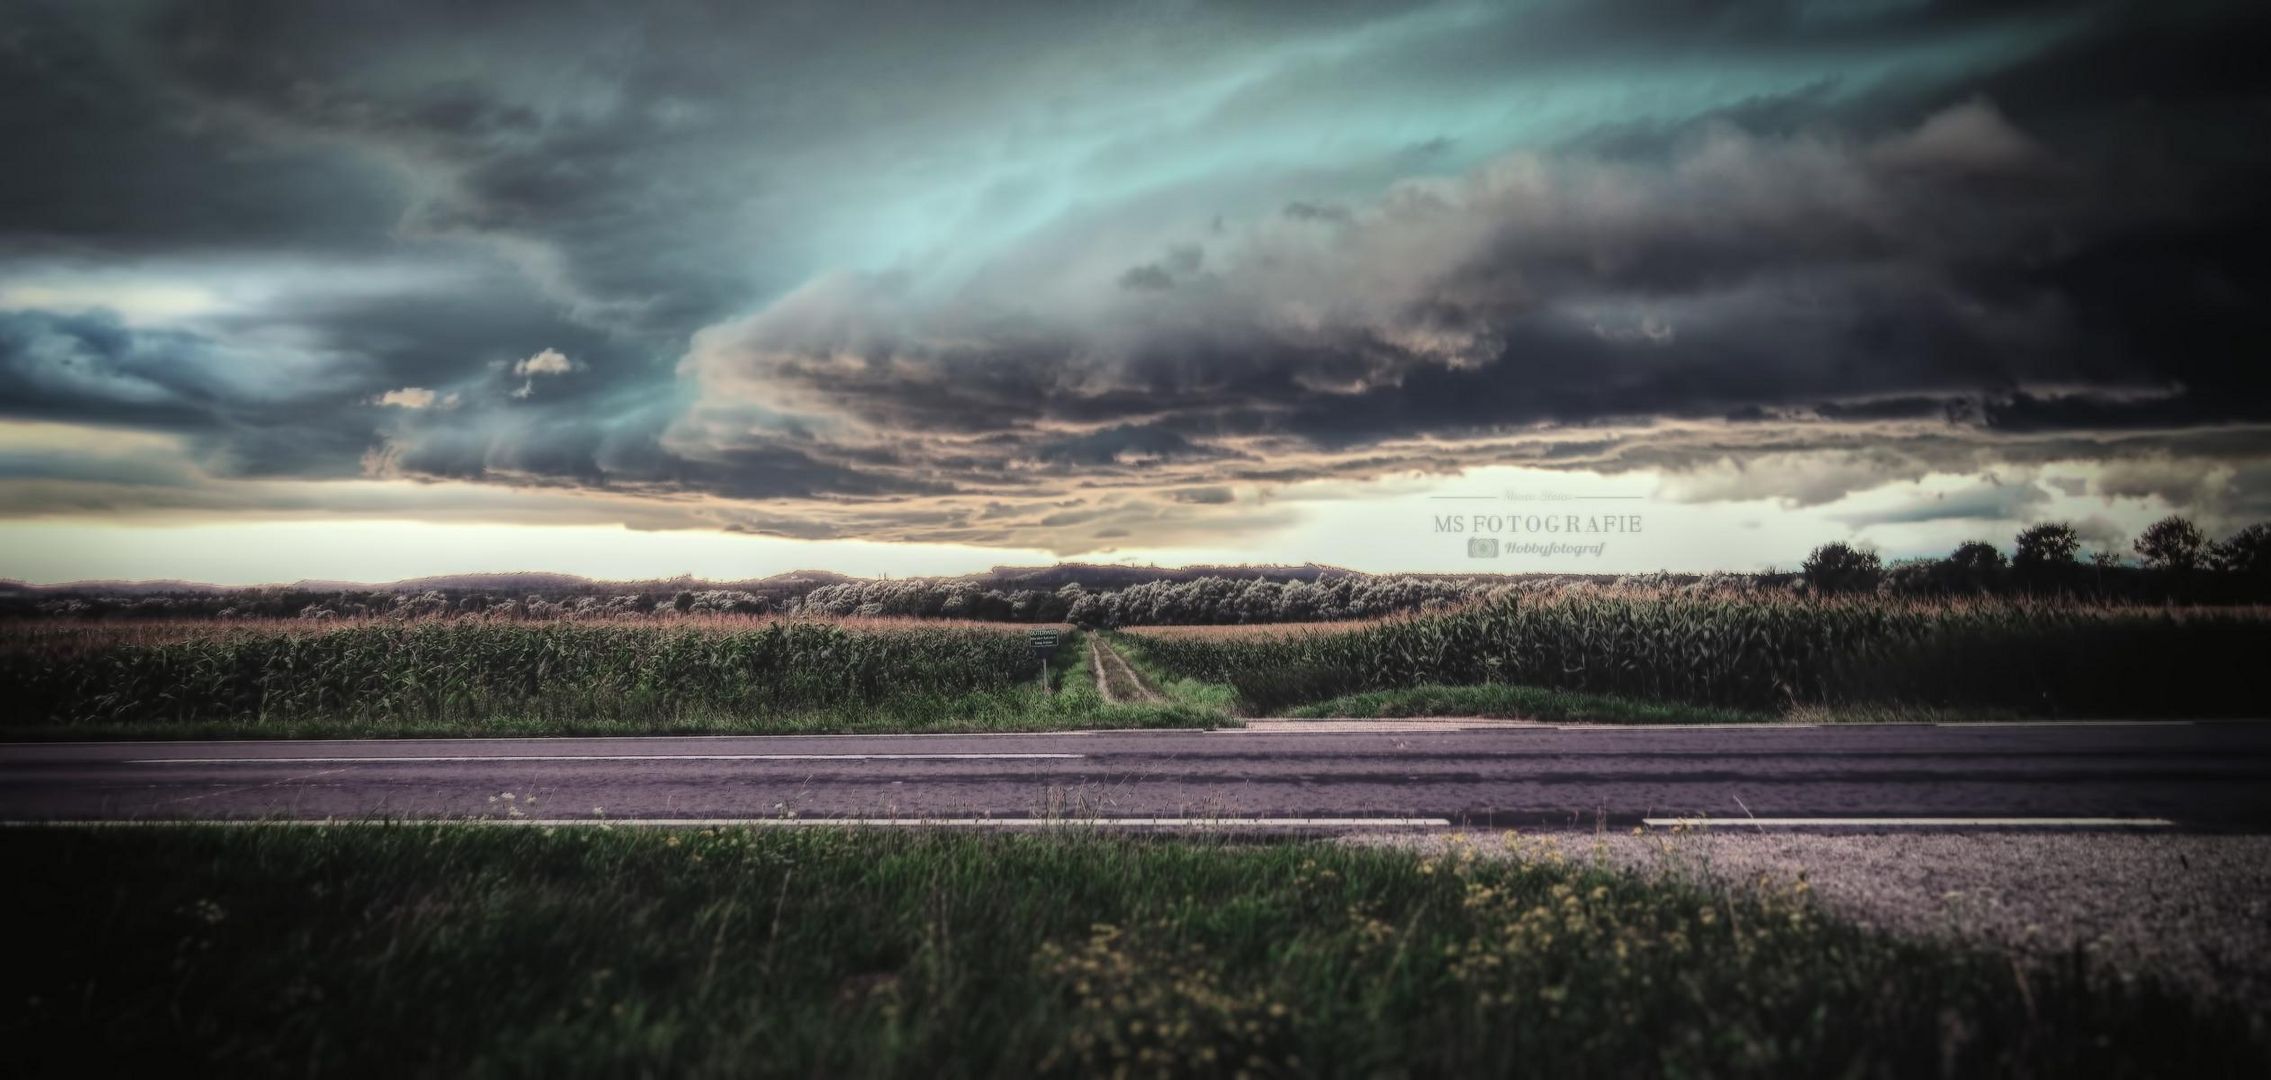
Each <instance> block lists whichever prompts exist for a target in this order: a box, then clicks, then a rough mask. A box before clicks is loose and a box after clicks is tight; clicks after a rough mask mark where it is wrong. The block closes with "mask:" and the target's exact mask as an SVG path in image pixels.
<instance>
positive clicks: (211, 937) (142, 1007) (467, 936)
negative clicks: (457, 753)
mask: <svg viewBox="0 0 2271 1080" xmlns="http://www.w3.org/2000/svg"><path fill="white" fill-rule="evenodd" d="M0 857H4V858H5V859H6V861H7V863H8V865H12V866H18V867H37V868H39V873H40V879H39V882H38V884H37V886H36V887H33V886H31V885H30V884H29V883H24V884H23V885H21V886H20V887H18V888H14V889H9V890H6V891H5V893H0V897H4V898H0V917H4V918H5V919H6V920H7V923H6V925H9V926H11V927H14V928H16V932H17V935H18V938H17V941H16V943H15V944H14V946H13V947H12V948H11V950H10V957H9V962H8V963H7V964H4V965H0V995H4V997H0V1000H5V1001H7V1003H8V1008H7V1009H5V1010H0V1045H5V1046H7V1048H8V1054H9V1058H10V1060H11V1063H12V1065H13V1066H14V1067H13V1069H12V1070H11V1071H12V1072H13V1073H14V1074H15V1075H26V1076H29V1075H42V1074H54V1075H73V1076H84V1075H105V1074H111V1075H135V1074H146V1073H163V1074H169V1075H172V1074H181V1073H203V1074H214V1075H232V1076H234V1075H245V1076H253V1075H277V1074H293V1075H307V1074H315V1075H373V1076H399V1075H428V1074H450V1075H521V1076H579V1075H610V1076H616V1075H672V1076H921V1077H934V1076H945V1077H959V1076H993V1075H1026V1074H1036V1073H1038V1074H1059V1075H1096V1074H1107V1075H1108V1074H1111V1073H1113V1072H1115V1071H1119V1070H1128V1071H1131V1072H1136V1073H1141V1074H1145V1075H1152V1074H1160V1073H1165V1074H1169V1075H1201V1076H1205V1075H1234V1074H1237V1073H1239V1072H1241V1071H1244V1072H1247V1073H1250V1074H1252V1075H1293V1074H1319V1075H1348V1076H1374V1075H1483V1074H1487V1075H1506V1074H1514V1073H1520V1074H1525V1075H1540V1076H1574V1075H1774V1076H1877V1075H1897V1076H1921V1075H1934V1076H1938V1075H1980V1076H1986V1075H1996V1076H2000V1075H2009V1074H2013V1073H2017V1074H2031V1075H2038V1076H2080V1075H2123V1074H2158V1075H2171V1076H2185V1075H2243V1074H2252V1075H2261V1071H2260V1070H2261V1069H2263V1068H2264V1067H2265V1065H2266V1057H2265V1047H2264V1042H2263V1034H2262V1032H2261V1031H2260V1023H2261V1021H2260V1020H2259V1019H2258V1020H2255V1021H2252V1023H2254V1024H2256V1025H2258V1029H2257V1030H2252V1031H2251V1029H2250V1023H2251V1021H2250V1019H2249V1018H2247V1017H2245V1016H2242V1015H2239V1014H2237V1013H2232V1012H2223V1011H2215V1010H2214V1009H2212V1008H2211V1007H2210V1006H2207V1005H2203V1004H2200V1003H2197V1002H2195V1001H2193V1000H2191V999H2188V998H2185V997H2182V996H2178V995H2175V994H2172V993H2169V992H2165V991H2164V990H2163V989H2161V988H2159V987H2158V986H2156V985H2154V984H2151V983H2124V982H2122V981H2120V980H2115V979H2100V978H2094V977H2092V976H2091V973H2089V972H2087V971H2085V970H2083V969H2082V967H2081V964H2082V963H2083V961H2081V960H2080V959H2079V958H2077V959H2075V960H2073V961H2072V962H2070V963H2067V964H2061V965H2056V966H2051V967H2043V968H2021V967H2018V966H2016V965H2015V964H2014V963H2013V962H2012V960H2011V959H2010V958H2008V957H2007V956H2003V955H1997V954H1989V953H1974V952H1965V951H1958V950H1954V949H1951V948H1948V947H1944V946H1929V945H1924V944H1917V943H1912V942H1904V941H1899V940H1895V939H1891V938H1888V937H1885V936H1882V935H1879V934H1876V933H1873V932H1868V931H1864V930H1861V929H1857V928H1855V927H1852V926H1850V925H1847V924H1844V923H1841V922H1838V921H1836V920H1834V919H1830V918H1826V917H1824V916H1823V915H1822V914H1821V913H1819V912H1817V911H1816V910H1815V909H1814V908H1813V907H1812V906H1811V905H1810V903H1809V901H1808V898H1807V895H1806V894H1804V893H1803V892H1802V891H1798V890H1776V889H1761V890H1760V891H1758V892H1755V893H1752V894H1748V895H1744V896H1740V897H1732V898H1730V897H1726V896H1717V895H1712V894H1707V893H1703V892H1700V891H1693V890H1690V889H1687V888H1685V887H1682V886H1680V885H1677V884H1666V883H1661V882H1649V881H1644V880H1642V879H1640V878H1637V877H1633V876H1628V875H1621V874H1617V873H1613V872H1609V871H1606V870H1602V869H1598V868H1594V867H1591V866H1587V865H1582V864H1580V863H1573V862H1564V861H1560V860H1559V859H1557V858H1551V859H1536V860H1507V859H1494V858H1474V857H1465V856H1462V855H1459V854H1454V855H1452V856H1437V857H1423V856H1421V855H1418V854H1414V853H1410V852H1397V851H1388V850H1371V849H1357V848H1348V847H1339V846H1333V845H1329V844H1285V845H1274V846H1239V845H1235V844H1232V843H1230V842H1228V841H1220V842H1217V841H1206V840H1198V841H1164V842H1163V841H1155V840H1154V841H1147V840H1144V839H1141V838H1130V837H1121V836H1111V835H1062V834H1058V835H1048V836H1032V835H971V834H936V833H855V832H844V831H837V830H798V831H768V830H764V829H726V830H701V831H688V832H667V833H666V832H657V831H648V830H634V829H600V828H568V829H557V830H552V829H538V828H479V827H457V828H451V827H435V826H361V827H335V828H325V829H316V828H286V827H267V828H262V827H252V828H233V829H222V828H213V827H203V828H199V827H169V828H132V829H129V828H112V829H92V830H89V829H77V830H67V829H38V830H16V831H10V832H8V833H6V834H4V835H0Z"/></svg>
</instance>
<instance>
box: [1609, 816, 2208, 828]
mask: <svg viewBox="0 0 2271 1080" xmlns="http://www.w3.org/2000/svg"><path fill="white" fill-rule="evenodd" d="M1641 821H1642V822H1644V823H1645V824H1647V825H1648V826H1650V827H1651V828H1659V829H1660V828H1665V827H1667V826H1673V825H1686V826H1689V827H1691V828H1692V827H1695V826H1699V825H1702V826H1710V825H1725V826H1729V827H1731V828H1743V829H1747V828H1750V827H1751V826H1754V825H1756V826H1764V827H1768V828H1773V827H1777V826H1783V827H1788V826H1830V825H1835V826H1874V825H1897V826H1902V827H1927V828H1929V827H1933V826H1941V827H1975V828H1976V827H1987V826H2013V827H2021V828H2080V829H2166V828H2170V827H2173V826H2174V825H2175V824H2176V822H2173V821H2170V820H2169V819H2167V818H2110V817H1968V818H1932V817H1881V818H1870V817H1817V818H1804V817H1786V818H1768V817H1762V818H1695V817H1684V818H1670V817H1666V818H1655V817H1652V818H1642V819H1641Z"/></svg>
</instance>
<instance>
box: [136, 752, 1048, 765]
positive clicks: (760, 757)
mask: <svg viewBox="0 0 2271 1080" xmlns="http://www.w3.org/2000/svg"><path fill="white" fill-rule="evenodd" d="M1087 756H1088V755H1086V754H462V755H451V756H447V757H442V756H433V757H426V756H401V757H397V756H393V755H384V756H381V755H375V754H370V755H363V756H360V757H235V758H220V757H216V758H131V759H128V760H127V762H126V764H128V765H280V764H294V765H305V764H317V765H387V764H398V763H402V762H414V763H419V764H430V763H434V762H456V761H1032V760H1065V759H1077V758H1085V757H1087Z"/></svg>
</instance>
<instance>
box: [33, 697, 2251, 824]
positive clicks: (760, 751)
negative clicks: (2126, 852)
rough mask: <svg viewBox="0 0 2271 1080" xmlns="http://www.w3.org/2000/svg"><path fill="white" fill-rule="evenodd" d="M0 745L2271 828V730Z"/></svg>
mask: <svg viewBox="0 0 2271 1080" xmlns="http://www.w3.org/2000/svg"><path fill="white" fill-rule="evenodd" d="M1263 727H1264V730H1252V731H1217V732H1195V731H1143V732H1119V733H1066V734H1036V735H917V736H833V737H809V736H755V737H697V738H627V739H467V740H417V741H382V740H372V741H327V742H169V743H74V744H11V745H0V819H6V820H13V821H35V820H89V819H104V820H141V819H176V818H199V819H211V818H231V819H256V818H292V819H325V818H351V819H360V818H375V817H413V818H445V819H463V818H487V819H498V820H508V821H529V820H543V819H568V820H584V821H589V820H593V819H595V818H599V817H602V816H604V817H606V818H611V819H726V818H732V819H748V818H757V819H771V820H780V819H786V818H788V817H790V816H792V815H793V816H795V817H796V818H798V819H800V820H809V819H812V818H889V819H902V818H993V819H999V818H1043V819H1048V818H1057V819H1063V818H1068V817H1069V818H1073V819H1088V818H1099V817H1101V818H1115V819H1125V818H1157V819H1175V820H1178V821H1183V820H1189V819H1205V820H1220V819H1225V818H1236V819H1272V820H1281V821H1286V822H1294V821H1337V820H1341V819H1368V820H1370V819H1382V818H1386V819H1413V820H1414V823H1429V822H1431V821H1432V819H1442V820H1444V821H1448V822H1450V823H1454V824H1464V825H1492V826H1496V825H1521V826H1541V825H1555V826H1582V827H1593V826H1595V825H1597V824H1607V825H1610V826H1618V827H1624V826H1629V825H1632V824H1636V823H1639V822H1642V821H1644V820H1650V819H1655V820H1657V821H1659V822H1661V821H1662V820H1663V819H1667V818H1672V817H1681V816H1689V815H1703V816H1708V817H1709V818H1712V819H1715V820H1718V821H1722V822H1740V823H1743V824H1744V825H1745V827H1749V824H1750V823H1751V822H1752V821H1753V820H1754V819H1758V820H1767V821H1773V820H1776V819H1832V820H1842V819H1848V818H1865V819H1871V820H1883V819H1904V818H1906V819H1929V820H1932V821H1944V820H1975V819H2012V818H2018V819H2070V818H2071V819H2121V820H2123V821H2128V820H2134V819H2165V820H2166V821H2167V822H2169V823H2170V825H2168V826H2164V827H2172V828H2179V829H2200V830H2219V829H2250V830H2252V829H2261V828H2264V827H2267V826H2271V723H2260V722H2245V723H2200V724H2132V725H2023V726H1998V725H1967V726H1931V725H1913V726H1912V725H1898V726H1866V727H1865V726H1844V727H1835V726H1833V727H1819V728H1807V727H1733V728H1554V727H1542V726H1541V727H1497V728H1490V729H1484V730H1443V729H1441V728H1436V729H1427V728H1426V727H1425V726H1424V725H1422V726H1418V727H1416V728H1415V727H1408V726H1401V725H1399V726H1394V727H1389V728H1369V727H1364V726H1362V725H1355V724H1343V725H1331V724H1327V725H1319V726H1307V725H1295V724H1290V723H1283V722H1272V723H1270V724H1266V725H1263Z"/></svg>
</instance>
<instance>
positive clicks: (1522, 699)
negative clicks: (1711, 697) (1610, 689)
mask: <svg viewBox="0 0 2271 1080" xmlns="http://www.w3.org/2000/svg"><path fill="white" fill-rule="evenodd" d="M1286 715H1288V716H1292V717H1300V718H1321V717H1347V718H1354V719H1385V718H1392V717H1406V716H1482V717H1493V718H1510V719H1518V720H1537V721H1540V722H1543V723H1584V724H1771V723H1775V722H1777V721H1780V720H1782V719H1784V718H1783V717H1780V716H1776V715H1775V714H1773V713H1762V712H1752V711H1750V710H1747V709H1726V708H1714V707H1711V706H1707V705H1682V704H1680V703H1678V702H1669V701H1650V700H1645V699H1640V698H1629V697H1620V696H1617V695H1614V694H1585V693H1578V692H1576V691H1571V690H1549V689H1546V688H1544V687H1539V686H1509V685H1506V684H1504V683H1493V684H1486V685H1482V686H1444V685H1441V684H1430V685H1426V686H1413V687H1407V688H1404V689H1399V690H1374V691H1370V692H1367V693H1361V694H1347V695H1344V696H1341V697H1337V698H1333V699H1331V700H1329V701H1320V702H1317V703H1316V704H1313V705H1303V706H1300V707H1298V708H1295V709H1291V710H1288V711H1287V712H1286Z"/></svg>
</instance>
